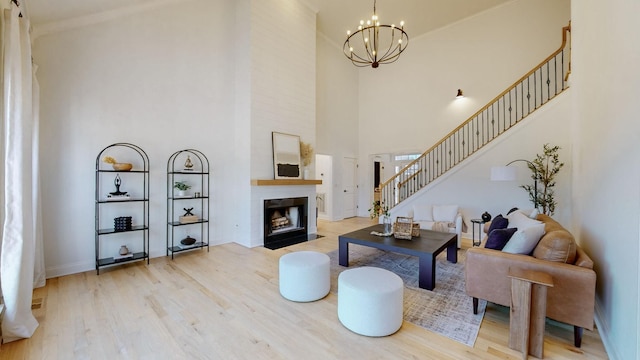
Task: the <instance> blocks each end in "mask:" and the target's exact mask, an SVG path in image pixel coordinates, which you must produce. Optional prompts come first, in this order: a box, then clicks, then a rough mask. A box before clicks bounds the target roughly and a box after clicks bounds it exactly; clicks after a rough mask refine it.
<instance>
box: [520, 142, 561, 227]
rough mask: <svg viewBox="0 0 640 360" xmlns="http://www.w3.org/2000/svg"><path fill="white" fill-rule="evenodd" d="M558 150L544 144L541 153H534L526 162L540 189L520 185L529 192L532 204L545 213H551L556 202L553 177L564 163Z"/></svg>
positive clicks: (557, 147) (555, 147) (554, 208)
mask: <svg viewBox="0 0 640 360" xmlns="http://www.w3.org/2000/svg"><path fill="white" fill-rule="evenodd" d="M558 150H560V147H559V146H550V145H549V144H544V146H543V151H542V154H536V158H535V159H534V160H533V161H532V162H530V163H527V166H528V167H529V170H531V172H532V174H531V178H532V179H533V180H534V182H539V183H540V184H542V189H537V192H536V187H535V186H531V185H522V186H520V187H521V188H523V189H524V190H525V191H526V192H527V193H529V199H531V202H533V204H534V206H535V207H536V208H537V209H538V210H539V211H540V212H541V213H543V214H547V215H553V213H554V212H555V210H556V205H557V204H558V202H557V201H556V200H555V194H554V192H553V188H554V187H555V186H556V181H555V177H556V175H557V174H558V172H560V169H562V167H563V166H564V163H561V162H560V159H559V156H558Z"/></svg>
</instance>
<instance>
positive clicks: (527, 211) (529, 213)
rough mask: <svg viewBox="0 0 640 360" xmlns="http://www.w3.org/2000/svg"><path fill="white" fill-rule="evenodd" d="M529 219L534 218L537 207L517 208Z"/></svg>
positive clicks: (536, 213) (536, 215) (536, 214)
mask: <svg viewBox="0 0 640 360" xmlns="http://www.w3.org/2000/svg"><path fill="white" fill-rule="evenodd" d="M517 211H519V212H521V213H522V214H523V215H525V216H526V217H528V218H529V219H534V220H535V219H536V218H537V217H538V209H519V210H517Z"/></svg>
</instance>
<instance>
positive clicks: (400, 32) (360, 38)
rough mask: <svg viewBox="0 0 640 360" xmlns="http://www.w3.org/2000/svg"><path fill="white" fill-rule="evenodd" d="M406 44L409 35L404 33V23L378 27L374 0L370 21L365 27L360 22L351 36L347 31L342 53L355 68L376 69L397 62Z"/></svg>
mask: <svg viewBox="0 0 640 360" xmlns="http://www.w3.org/2000/svg"><path fill="white" fill-rule="evenodd" d="M408 44H409V35H407V33H406V32H405V31H404V21H401V22H400V27H397V26H395V25H394V24H391V25H380V21H379V20H378V15H377V14H376V1H375V0H374V1H373V16H371V20H367V22H366V26H365V22H364V20H360V26H358V30H357V31H356V32H354V33H353V34H352V33H351V31H347V40H346V41H345V42H344V45H343V46H342V51H343V52H344V55H345V56H346V57H347V58H349V60H351V62H352V63H353V65H355V66H359V67H364V66H369V65H371V67H372V68H377V67H378V66H379V65H380V64H390V63H392V62H394V61H396V60H398V57H399V56H400V54H402V52H403V51H404V50H405V49H406V48H407V45H408Z"/></svg>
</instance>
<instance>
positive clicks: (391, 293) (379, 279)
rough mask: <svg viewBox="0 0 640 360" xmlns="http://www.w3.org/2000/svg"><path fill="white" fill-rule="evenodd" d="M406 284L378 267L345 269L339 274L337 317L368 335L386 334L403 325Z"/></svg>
mask: <svg viewBox="0 0 640 360" xmlns="http://www.w3.org/2000/svg"><path fill="white" fill-rule="evenodd" d="M403 293H404V284H403V282H402V279H401V278H400V276H398V275H396V274H394V273H392V272H391V271H388V270H385V269H380V268H376V267H370V266H365V267H360V268H355V269H349V270H345V271H343V272H341V273H340V276H338V319H340V322H341V323H342V325H344V326H345V327H346V328H347V329H349V330H351V331H353V332H355V333H357V334H360V335H366V336H387V335H391V334H393V333H395V332H396V331H398V329H400V326H402V312H403Z"/></svg>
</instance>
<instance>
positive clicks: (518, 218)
mask: <svg viewBox="0 0 640 360" xmlns="http://www.w3.org/2000/svg"><path fill="white" fill-rule="evenodd" d="M507 219H509V226H510V227H515V228H518V230H523V229H525V228H528V227H530V226H533V225H540V224H542V221H538V220H533V219H530V218H529V217H528V216H526V215H524V214H523V213H521V212H519V211H514V212H512V213H511V214H509V215H508V216H507Z"/></svg>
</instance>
